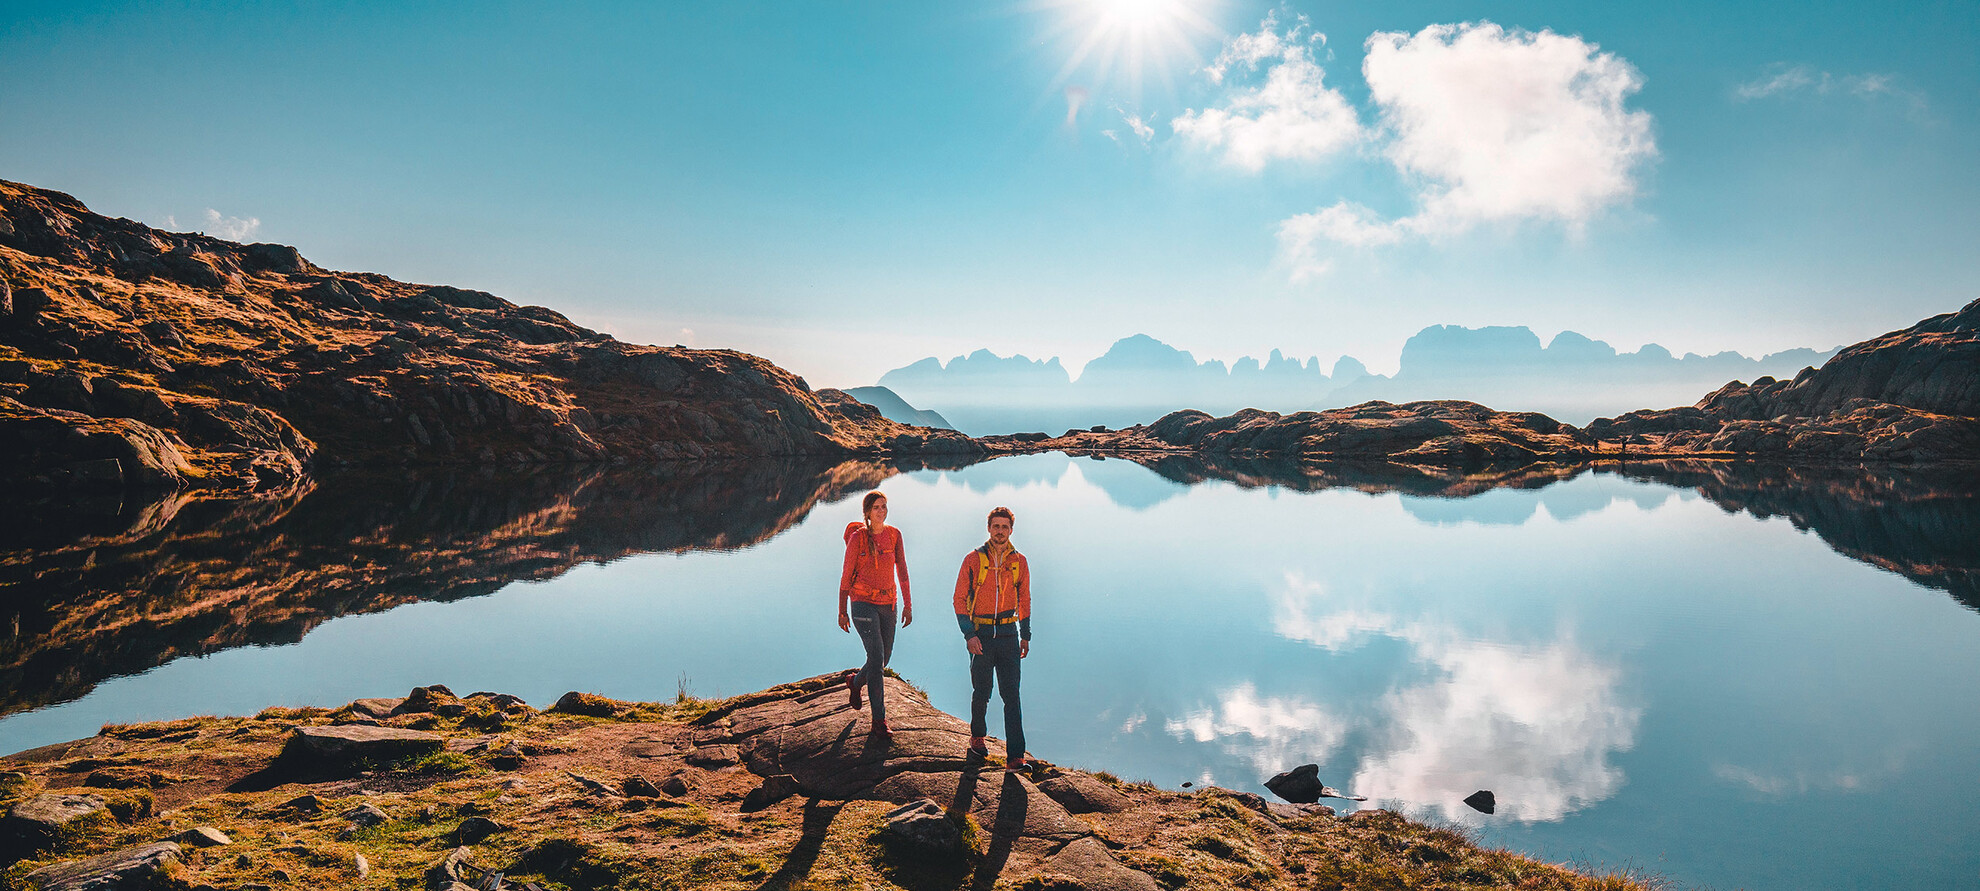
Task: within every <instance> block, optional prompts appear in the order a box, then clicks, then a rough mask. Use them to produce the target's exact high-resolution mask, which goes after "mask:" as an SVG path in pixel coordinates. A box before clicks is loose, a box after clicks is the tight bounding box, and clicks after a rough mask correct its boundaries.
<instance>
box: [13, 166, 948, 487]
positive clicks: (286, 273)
mask: <svg viewBox="0 0 1980 891" xmlns="http://www.w3.org/2000/svg"><path fill="white" fill-rule="evenodd" d="M0 289H4V291H5V294H6V299H5V300H4V302H0V311H3V312H0V316H3V317H0V430H4V431H5V432H6V435H4V436H0V483H4V484H5V485H7V486H9V487H11V488H13V489H16V490H19V489H21V488H24V487H33V488H37V489H42V490H53V491H74V490H77V489H85V488H95V489H128V488H165V489H179V488H208V489H213V488H218V489H252V490H267V489H278V488H282V487H286V486H293V485H296V484H298V483H299V482H300V481H301V480H302V479H303V477H304V474H305V473H306V472H307V469H308V468H309V467H311V466H312V465H313V464H321V463H326V462H327V463H331V464H380V463H391V464H402V463H411V464H432V463H455V464H474V465H483V466H485V465H490V464H498V463H500V464H543V463H557V462H601V461H614V462H620V463H631V462H641V463H644V462H650V461H653V460H656V459H678V458H696V459H701V458H718V457H734V456H767V455H839V456H843V455H850V454H854V453H867V454H878V453H883V452H892V453H908V452H915V453H922V452H938V453H961V454H978V453H980V449H978V448H977V447H976V446H975V445H974V444H973V443H971V442H970V441H969V440H968V438H967V437H964V436H962V435H960V434H957V433H954V432H953V431H932V430H927V429H925V428H918V427H909V426H906V425H902V424H897V423H894V422H892V421H888V420H886V419H885V418H882V417H879V416H878V414H877V413H874V414H873V416H872V417H870V418H869V417H864V416H857V415H860V414H861V413H859V412H857V411H851V410H849V409H848V407H846V406H843V405H838V404H835V403H834V402H833V401H832V400H826V401H821V400H820V399H819V396H818V394H815V393H813V392H812V391H811V389H810V387H808V386H807V385H806V384H805V382H804V381H803V380H801V379H799V378H797V377H796V376H795V375H792V374H790V373H789V372H787V371H785V370H783V369H781V368H778V367H777V366H775V365H773V364H771V363H770V362H768V361H765V360H763V359H760V358H757V357H755V356H750V355H746V354H743V353H739V352H735V351H732V350H692V349H686V348H681V347H673V348H666V347H648V346H636V345H632V344H626V343H621V342H619V341H617V340H614V339H612V338H611V337H608V336H606V335H603V334H600V333H598V332H595V331H591V330H589V329H586V328H583V327H581V326H579V325H576V324H574V323H572V322H571V321H570V320H569V319H567V318H565V317H564V316H562V315H561V314H559V313H557V312H555V311H554V310H550V309H546V308H544V307H540V306H518V305H516V304H514V303H511V302H509V301H507V300H504V299H502V298H500V297H497V296H495V295H493V294H488V293H485V292H481V291H472V290H466V289H462V288H456V287H451V286H446V285H436V286H428V285H416V284H409V283H405V282H398V281H394V280H392V279H389V278H386V277H384V276H381V275H375V274H368V273H344V272H334V271H330V270H325V269H322V268H320V267H318V266H316V265H315V264H312V263H310V262H309V261H308V260H306V259H304V258H303V257H302V256H301V255H300V254H299V253H298V252H297V251H296V250H295V248H292V247H288V246H285V245H272V244H246V245H244V244H236V243H233V242H229V241H223V240H221V239H217V238H211V237H208V236H205V235H199V234H185V233H173V232H162V231H159V230H155V229H151V228H149V227H147V226H144V225H142V224H140V223H136V222H133V221H130V220H124V219H109V218H106V217H102V216H99V215H97V214H94V213H91V212H90V211H89V209H88V208H86V207H84V206H83V205H82V204H81V203H80V202H78V201H76V200H75V199H74V198H71V197H70V196H67V195H64V194H61V193H59V192H52V191H47V190H43V189H37V188H34V187H31V186H25V185H21V184H17V183H8V182H4V181H0ZM174 453H176V457H175V455H174ZM109 460H114V461H115V462H116V466H115V468H114V470H113V468H112V467H111V466H110V465H109V464H98V465H93V466H83V467H78V466H76V465H79V464H86V463H87V462H89V461H99V462H101V461H109Z"/></svg>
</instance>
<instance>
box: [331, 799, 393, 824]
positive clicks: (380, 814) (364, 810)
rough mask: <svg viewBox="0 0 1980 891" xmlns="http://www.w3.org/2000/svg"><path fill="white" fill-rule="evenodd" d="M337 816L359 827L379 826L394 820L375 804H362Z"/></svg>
mask: <svg viewBox="0 0 1980 891" xmlns="http://www.w3.org/2000/svg"><path fill="white" fill-rule="evenodd" d="M337 816H340V817H343V818H344V819H346V820H349V821H351V822H352V823H355V824H357V825H359V826H377V825H378V824H380V823H383V822H385V821H387V820H390V819H392V818H391V816H390V815H388V814H386V813H385V812H384V811H383V810H380V809H379V807H378V806H377V805H374V804H360V805H358V806H357V807H354V808H351V809H350V810H347V811H345V812H343V813H341V814H338V815H337Z"/></svg>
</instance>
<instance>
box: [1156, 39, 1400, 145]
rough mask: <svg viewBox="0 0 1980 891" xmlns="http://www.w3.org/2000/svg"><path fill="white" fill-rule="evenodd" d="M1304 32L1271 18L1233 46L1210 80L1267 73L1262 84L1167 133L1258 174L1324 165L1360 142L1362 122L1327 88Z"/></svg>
mask: <svg viewBox="0 0 1980 891" xmlns="http://www.w3.org/2000/svg"><path fill="white" fill-rule="evenodd" d="M1304 28H1305V24H1304V21H1303V20H1302V22H1301V23H1300V24H1299V25H1296V26H1294V27H1293V28H1292V29H1291V30H1289V31H1287V32H1285V33H1283V34H1282V33H1280V32H1279V30H1278V20H1277V18H1276V17H1275V16H1272V15H1268V16H1266V17H1265V21H1264V22H1263V23H1262V24H1261V25H1259V29H1258V31H1257V32H1256V33H1252V34H1241V35H1239V36H1237V37H1235V38H1233V39H1232V40H1231V42H1230V43H1229V44H1228V45H1226V46H1225V47H1224V50H1223V52H1222V53H1220V54H1219V55H1218V56H1217V59H1216V61H1215V62H1213V63H1211V65H1210V67H1209V68H1207V69H1205V73H1207V74H1208V75H1209V76H1210V79H1211V80H1212V81H1214V82H1216V83H1219V84H1221V83H1223V82H1224V80H1225V78H1226V77H1227V76H1228V75H1229V74H1230V73H1231V72H1232V71H1233V70H1235V69H1242V70H1247V71H1256V70H1259V69H1261V68H1262V69H1264V71H1265V80H1264V82H1263V83H1261V84H1257V85H1255V86H1251V87H1248V88H1243V89H1238V90H1236V91H1234V92H1232V93H1231V94H1230V95H1229V96H1228V97H1227V99H1226V101H1225V103H1224V105H1223V107H1221V108H1205V109H1203V110H1202V111H1197V110H1195V109H1190V110H1187V111H1184V112H1183V113H1182V114H1181V115H1179V116H1177V117H1176V118H1175V119H1174V120H1172V121H1170V122H1169V127H1170V128H1171V129H1173V130H1175V132H1176V135H1178V136H1181V137H1183V138H1184V139H1186V140H1188V141H1190V142H1193V143H1195V144H1197V145H1199V146H1201V147H1203V148H1205V149H1211V150H1221V151H1222V156H1223V160H1224V163H1226V164H1230V165H1232V166H1235V167H1240V168H1243V169H1245V170H1249V171H1253V172H1256V171H1259V170H1262V169H1264V167H1265V165H1266V164H1267V163H1269V162H1272V161H1313V160H1318V159H1320V158H1323V157H1326V156H1327V155H1329V154H1332V153H1334V152H1336V151H1339V150H1341V149H1344V148H1347V147H1349V146H1352V145H1354V144H1355V143H1357V142H1358V141H1360V140H1361V138H1362V127H1361V119H1360V117H1359V116H1357V115H1356V114H1355V111H1354V108H1353V107H1352V106H1350V105H1349V104H1348V102H1347V99H1346V98H1344V97H1343V96H1342V95H1341V94H1340V91H1338V90H1335V89H1333V88H1331V87H1328V86H1327V85H1326V82H1325V81H1326V71H1325V70H1323V69H1322V68H1321V67H1320V65H1319V63H1317V62H1315V61H1314V60H1313V53H1312V50H1311V49H1310V48H1309V47H1308V46H1307V45H1306V43H1310V42H1311V41H1310V40H1308V41H1306V42H1302V39H1301V35H1302V32H1303V29H1304ZM1316 36H1317V35H1316Z"/></svg>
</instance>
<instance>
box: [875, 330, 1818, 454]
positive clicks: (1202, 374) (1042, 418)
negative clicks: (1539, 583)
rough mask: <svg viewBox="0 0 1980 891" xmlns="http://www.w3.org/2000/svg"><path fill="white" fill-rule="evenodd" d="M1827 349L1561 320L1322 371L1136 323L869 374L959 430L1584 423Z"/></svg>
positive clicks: (1795, 368) (1421, 342) (1413, 341)
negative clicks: (1319, 420)
mask: <svg viewBox="0 0 1980 891" xmlns="http://www.w3.org/2000/svg"><path fill="white" fill-rule="evenodd" d="M1835 352H1836V351H1835V350H1833V349H1831V350H1826V351H1818V350H1814V349H1794V350H1786V351H1783V352H1778V353H1771V354H1768V355H1765V356H1762V357H1761V358H1758V359H1751V358H1748V357H1746V356H1744V355H1742V354H1740V353H1737V352H1731V351H1727V352H1722V353H1717V354H1714V355H1711V356H1700V355H1697V354H1695V353H1686V354H1685V355H1684V356H1682V357H1679V356H1674V355H1672V354H1671V352H1670V351H1669V350H1667V349H1665V348H1664V347H1662V346H1660V345H1657V344H1654V343H1653V344H1646V345H1644V346H1643V347H1642V348H1641V349H1639V350H1637V351H1636V352H1633V353H1621V352H1618V351H1617V350H1616V349H1615V348H1614V347H1612V346H1610V345H1609V344H1607V343H1604V342H1602V341H1599V340H1593V339H1590V338H1588V337H1586V336H1584V335H1582V334H1579V333H1577V332H1574V331H1562V332H1561V333H1560V334H1558V335H1556V336H1555V337H1554V338H1553V341H1552V342H1551V343H1549V344H1547V345H1546V346H1544V347H1543V346H1542V345H1541V342H1540V338H1539V337H1538V336H1537V335H1535V334H1534V333H1533V331H1532V330H1531V329H1529V328H1526V327H1503V326H1494V327H1485V328H1465V327H1462V326H1457V325H1433V326H1430V327H1428V328H1425V329H1423V330H1422V331H1419V332H1417V334H1416V335H1415V336H1413V337H1411V338H1410V339H1409V341H1408V342H1407V343H1406V344H1405V345H1404V347H1403V354H1402V362H1401V367H1400V369H1399V370H1398V371H1397V373H1396V374H1395V376H1393V377H1390V376H1387V375H1378V374H1370V373H1369V371H1368V368H1367V366H1365V365H1363V364H1362V363H1361V361H1360V360H1358V359H1355V358H1354V357H1352V356H1342V357H1340V358H1339V359H1338V360H1336V361H1335V362H1334V364H1333V366H1332V368H1331V371H1329V370H1327V369H1325V368H1323V366H1322V364H1321V362H1320V359H1319V358H1318V357H1307V358H1306V359H1303V360H1301V359H1295V358H1292V357H1289V356H1286V355H1284V354H1283V353H1281V352H1280V351H1279V350H1273V351H1272V352H1271V354H1270V355H1269V356H1268V357H1267V358H1265V359H1264V360H1262V361H1261V360H1258V359H1255V358H1252V357H1250V356H1245V357H1241V358H1239V359H1238V360H1237V361H1235V362H1232V363H1231V364H1230V365H1228V366H1226V365H1225V364H1224V363H1223V362H1222V361H1219V360H1215V359H1211V360H1207V361H1202V362H1199V361H1197V359H1196V358H1195V357H1194V356H1193V355H1191V354H1190V353H1189V351H1187V350H1182V349H1178V348H1176V347H1173V346H1170V345H1168V344H1165V343H1163V342H1161V341H1159V340H1156V339H1155V338H1153V337H1150V336H1148V335H1146V334H1136V335H1133V336H1131V337H1125V338H1122V339H1120V340H1118V341H1115V342H1114V344H1113V346H1111V347H1110V348H1109V349H1108V350H1107V352H1106V354H1104V355H1102V356H1100V357H1099V358H1096V359H1094V360H1093V361H1091V362H1088V363H1087V364H1086V365H1085V367H1084V368H1081V369H1080V371H1079V375H1078V376H1077V377H1076V378H1075V377H1074V376H1072V375H1071V374H1069V373H1068V372H1067V371H1066V368H1065V367H1064V366H1063V365H1062V364H1061V363H1060V361H1059V359H1058V358H1056V357H1054V358H1051V359H1046V360H1038V359H1031V358H1028V357H1026V356H1023V355H1015V356H1011V357H1008V358H1006V357H1001V356H998V355H996V354H994V353H992V352H990V351H989V350H987V349H983V350H977V351H976V352H973V353H970V354H969V355H967V356H958V357H956V358H954V359H951V360H950V361H949V362H948V363H947V365H944V364H943V363H942V362H941V361H940V360H938V359H936V358H934V357H929V358H926V359H922V360H920V361H917V362H915V363H913V364H910V365H907V366H905V367H902V368H897V369H894V370H892V371H889V372H887V373H886V374H884V375H882V376H881V378H880V385H881V386H883V387H886V388H888V389H890V390H892V391H893V392H894V393H895V394H896V395H898V396H899V397H900V398H902V399H904V400H906V401H909V402H912V403H914V404H915V405H919V406H925V407H928V408H931V409H936V410H939V411H940V412H941V413H942V415H943V416H944V417H945V418H947V419H949V420H950V421H952V422H954V423H955V425H956V429H959V430H962V431H963V432H965V433H969V434H970V435H972V436H982V435H988V434H995V433H1014V432H1034V431H1044V432H1054V431H1058V430H1065V429H1074V428H1078V429H1084V428H1086V427H1089V426H1092V425H1095V424H1100V425H1105V426H1109V427H1124V426H1130V425H1133V424H1139V423H1146V422H1148V421H1150V420H1153V419H1154V418H1158V417H1161V416H1162V415H1165V414H1167V413H1169V412H1171V411H1175V410H1178V409H1182V408H1196V409H1200V410H1203V411H1207V412H1210V413H1211V414H1213V415H1220V414H1229V413H1231V412H1234V411H1237V410H1239V409H1244V408H1260V409H1266V410H1271V411H1307V410H1320V409H1326V408H1336V407H1340V406H1344V405H1352V404H1356V403H1360V402H1366V401H1370V400H1383V401H1389V402H1409V401H1417V400H1425V399H1464V400H1470V401H1476V402H1480V403H1486V404H1493V405H1517V406H1521V407H1522V408H1529V409H1532V410H1535V411H1541V412H1545V413H1547V414H1549V415H1552V416H1554V417H1557V418H1560V419H1562V420H1566V421H1569V422H1571V423H1587V422H1588V421H1590V420H1593V419H1594V418H1596V417H1601V416H1605V415H1615V414H1619V413H1621V412H1625V411H1630V410H1633V409H1636V408H1641V407H1643V406H1646V405H1677V404H1685V403H1688V402H1690V401H1691V400H1693V399H1695V398H1696V395H1697V394H1698V393H1700V392H1704V391H1708V390H1710V389H1712V388H1714V387H1717V386H1718V385H1719V384H1722V383H1724V382H1725V381H1727V380H1731V379H1748V380H1750V379H1753V378H1757V377H1762V376H1768V375H1772V376H1776V377H1792V376H1793V375H1795V374H1796V373H1798V372H1799V371H1800V370H1801V369H1802V368H1805V367H1809V366H1813V365H1819V364H1821V363H1822V362H1824V361H1826V360H1827V359H1828V358H1829V357H1830V356H1833V355H1835Z"/></svg>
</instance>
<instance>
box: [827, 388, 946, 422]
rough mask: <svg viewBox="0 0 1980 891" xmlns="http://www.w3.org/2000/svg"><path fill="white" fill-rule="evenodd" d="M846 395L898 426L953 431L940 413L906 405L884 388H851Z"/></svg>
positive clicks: (903, 400)
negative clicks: (875, 410) (877, 411)
mask: <svg viewBox="0 0 1980 891" xmlns="http://www.w3.org/2000/svg"><path fill="white" fill-rule="evenodd" d="M845 392H846V394H847V395H849V396H851V397H852V398H854V399H857V400H859V401H861V402H864V403H866V404H867V405H871V406H873V407H874V408H877V409H879V410H880V416H881V417H883V418H886V419H887V420H889V421H893V422H895V423H899V424H912V425H914V426H916V427H933V428H935V429H936V430H954V429H956V428H955V425H953V424H950V423H949V419H948V418H944V417H942V415H941V413H940V412H933V411H923V410H921V409H918V408H915V407H914V406H912V405H909V404H907V400H905V399H902V398H901V397H900V396H898V395H895V393H894V391H892V390H889V389H887V388H886V387H853V388H851V389H849V390H846V391H845Z"/></svg>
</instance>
